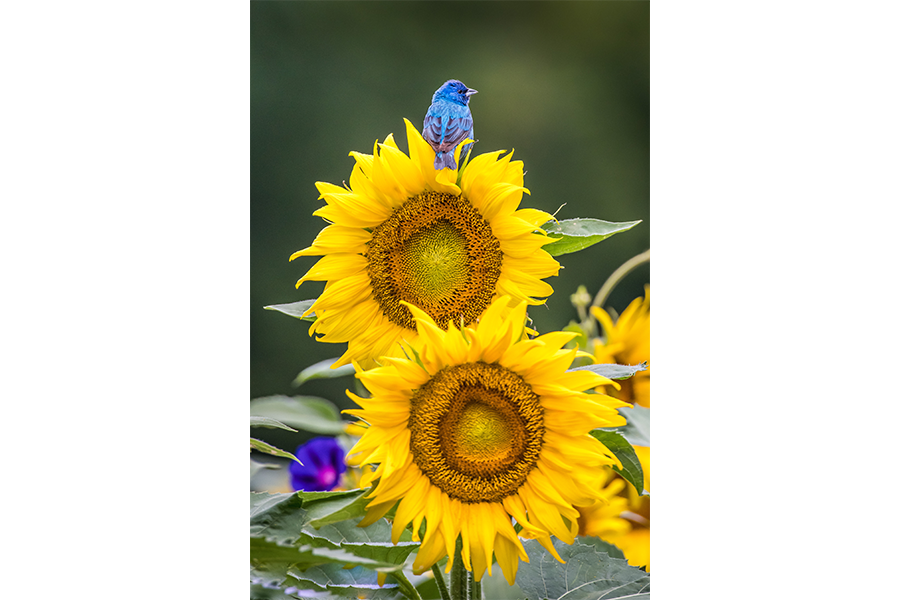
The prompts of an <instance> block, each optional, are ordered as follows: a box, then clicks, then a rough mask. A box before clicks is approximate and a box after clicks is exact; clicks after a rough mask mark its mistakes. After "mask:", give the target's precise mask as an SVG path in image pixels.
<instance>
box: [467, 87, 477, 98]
mask: <svg viewBox="0 0 900 600" xmlns="http://www.w3.org/2000/svg"><path fill="white" fill-rule="evenodd" d="M477 93H478V90H473V89H472V88H467V89H466V98H468V97H469V96H471V95H472V94H477Z"/></svg>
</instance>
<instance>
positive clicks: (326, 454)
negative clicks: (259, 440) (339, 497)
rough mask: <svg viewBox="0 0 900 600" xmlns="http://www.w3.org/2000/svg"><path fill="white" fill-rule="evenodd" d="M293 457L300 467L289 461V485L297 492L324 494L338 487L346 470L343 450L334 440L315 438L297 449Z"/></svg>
mask: <svg viewBox="0 0 900 600" xmlns="http://www.w3.org/2000/svg"><path fill="white" fill-rule="evenodd" d="M294 456H296V457H297V458H299V459H300V461H301V462H302V463H303V464H302V465H300V464H297V463H296V462H293V461H291V465H290V467H289V468H288V469H289V471H290V473H291V485H292V486H293V487H294V489H295V490H297V491H305V492H325V491H328V490H330V489H333V488H335V487H337V486H338V484H339V483H340V482H341V475H342V474H343V473H344V471H346V470H347V466H346V465H345V464H344V449H343V448H341V446H340V444H338V443H337V441H336V440H335V439H334V438H330V437H317V438H313V439H311V440H309V441H308V442H306V443H305V444H301V445H300V446H298V447H297V451H296V452H294Z"/></svg>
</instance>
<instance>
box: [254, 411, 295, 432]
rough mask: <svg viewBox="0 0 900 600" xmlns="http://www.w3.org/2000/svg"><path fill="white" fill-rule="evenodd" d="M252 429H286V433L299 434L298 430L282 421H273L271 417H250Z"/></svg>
mask: <svg viewBox="0 0 900 600" xmlns="http://www.w3.org/2000/svg"><path fill="white" fill-rule="evenodd" d="M250 427H277V428H278V429H284V430H286V431H293V432H294V433H297V430H296V429H293V428H291V427H288V426H287V425H285V424H284V423H282V422H281V421H276V420H275V419H271V418H269V417H254V416H253V415H251V416H250Z"/></svg>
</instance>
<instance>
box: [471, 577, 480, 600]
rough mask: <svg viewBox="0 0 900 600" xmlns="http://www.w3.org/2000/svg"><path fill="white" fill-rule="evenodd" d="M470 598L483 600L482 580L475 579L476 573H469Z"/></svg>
mask: <svg viewBox="0 0 900 600" xmlns="http://www.w3.org/2000/svg"><path fill="white" fill-rule="evenodd" d="M469 600H482V596H481V582H480V581H475V574H474V573H469Z"/></svg>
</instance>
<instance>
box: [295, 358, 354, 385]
mask: <svg viewBox="0 0 900 600" xmlns="http://www.w3.org/2000/svg"><path fill="white" fill-rule="evenodd" d="M336 361H337V358H326V359H325V360H321V361H319V362H317V363H316V364H314V365H310V366H308V367H306V368H305V369H303V370H302V371H300V374H299V375H297V377H296V378H295V379H294V381H293V383H291V385H293V386H294V387H300V386H301V385H303V384H304V383H306V382H307V381H309V380H310V379H334V378H336V377H346V376H347V375H353V373H354V371H355V370H354V368H353V365H342V366H340V367H338V368H337V369H332V368H331V365H333V364H334V363H335V362H336Z"/></svg>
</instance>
